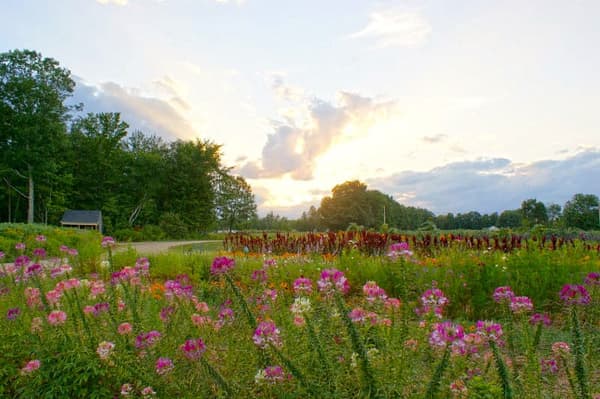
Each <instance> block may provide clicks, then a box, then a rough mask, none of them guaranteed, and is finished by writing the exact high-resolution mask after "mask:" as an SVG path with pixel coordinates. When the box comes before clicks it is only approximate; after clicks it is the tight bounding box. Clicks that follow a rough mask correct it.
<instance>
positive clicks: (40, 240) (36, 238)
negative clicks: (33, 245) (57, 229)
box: [35, 234, 46, 242]
mask: <svg viewBox="0 0 600 399" xmlns="http://www.w3.org/2000/svg"><path fill="white" fill-rule="evenodd" d="M35 240H36V241H37V242H46V236H45V235H43V234H40V235H38V236H37V237H35Z"/></svg>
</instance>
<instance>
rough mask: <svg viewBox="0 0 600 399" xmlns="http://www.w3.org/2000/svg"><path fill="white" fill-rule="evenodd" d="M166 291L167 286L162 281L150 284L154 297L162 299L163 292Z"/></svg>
mask: <svg viewBox="0 0 600 399" xmlns="http://www.w3.org/2000/svg"><path fill="white" fill-rule="evenodd" d="M164 292H165V286H164V285H162V283H159V282H156V283H152V285H151V286H150V293H151V294H152V296H153V297H154V299H161V298H162V294H163V293H164Z"/></svg>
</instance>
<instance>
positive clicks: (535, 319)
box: [529, 313, 552, 327]
mask: <svg viewBox="0 0 600 399" xmlns="http://www.w3.org/2000/svg"><path fill="white" fill-rule="evenodd" d="M529 324H531V325H533V326H535V325H538V324H543V325H545V326H546V327H548V326H550V325H551V324H552V320H550V316H548V315H547V314H541V313H535V314H534V315H532V316H531V317H530V318H529Z"/></svg>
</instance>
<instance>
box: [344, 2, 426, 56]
mask: <svg viewBox="0 0 600 399" xmlns="http://www.w3.org/2000/svg"><path fill="white" fill-rule="evenodd" d="M430 34H431V25H430V24H429V22H427V20H425V18H424V17H423V16H422V15H421V14H420V13H419V12H416V11H398V10H387V11H378V12H374V13H372V14H371V15H370V16H369V23H368V24H367V26H366V27H365V28H364V29H362V30H360V31H358V32H355V33H353V34H351V35H350V37H351V38H355V39H360V38H369V39H374V40H375V41H376V45H377V47H419V46H422V45H423V44H424V43H425V42H426V41H427V39H428V38H429V36H430Z"/></svg>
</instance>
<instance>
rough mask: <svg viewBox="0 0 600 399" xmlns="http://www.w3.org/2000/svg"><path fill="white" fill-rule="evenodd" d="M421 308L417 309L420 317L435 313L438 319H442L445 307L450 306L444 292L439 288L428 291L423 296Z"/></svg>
mask: <svg viewBox="0 0 600 399" xmlns="http://www.w3.org/2000/svg"><path fill="white" fill-rule="evenodd" d="M420 299H421V304H422V306H421V307H420V308H417V309H415V312H416V313H417V314H418V315H424V314H430V313H432V312H433V314H434V315H435V316H437V317H438V318H440V319H441V318H442V313H443V310H444V307H445V306H446V305H447V304H448V298H446V296H445V295H444V293H443V292H442V290H440V289H438V288H432V289H428V290H427V291H425V292H424V293H423V295H421V298H420Z"/></svg>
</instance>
